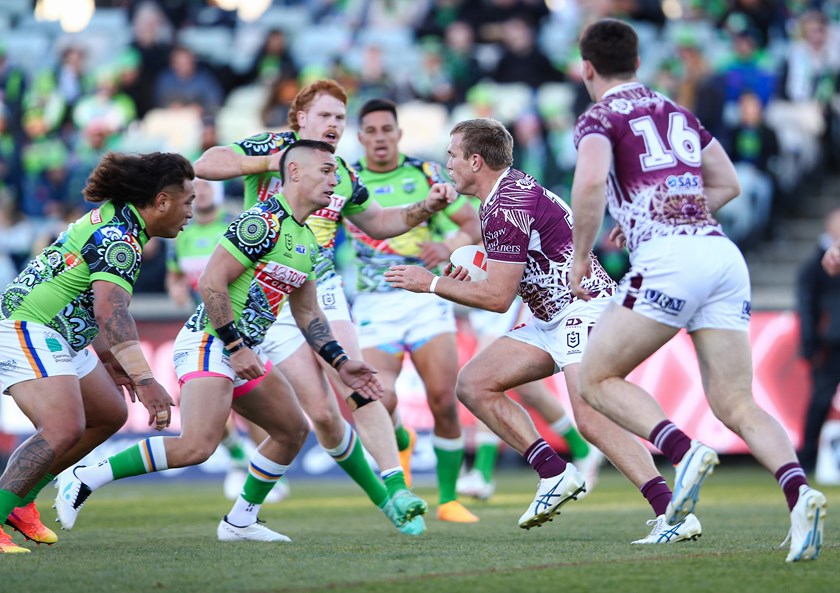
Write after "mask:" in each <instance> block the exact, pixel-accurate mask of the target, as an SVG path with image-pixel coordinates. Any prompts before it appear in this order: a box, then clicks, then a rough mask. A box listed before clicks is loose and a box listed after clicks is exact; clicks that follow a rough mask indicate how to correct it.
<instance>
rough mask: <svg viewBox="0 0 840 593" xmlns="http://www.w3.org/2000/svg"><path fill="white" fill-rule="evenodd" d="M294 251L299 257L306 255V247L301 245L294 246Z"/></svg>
mask: <svg viewBox="0 0 840 593" xmlns="http://www.w3.org/2000/svg"><path fill="white" fill-rule="evenodd" d="M295 251H297V252H298V253H300V254H301V255H306V245H301V244H300V243H298V244H297V245H295Z"/></svg>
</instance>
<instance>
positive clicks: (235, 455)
mask: <svg viewBox="0 0 840 593" xmlns="http://www.w3.org/2000/svg"><path fill="white" fill-rule="evenodd" d="M222 445H224V447H225V449H227V451H228V453H229V454H230V460H231V463H232V464H233V465H235V466H237V467H242V468H244V467H247V466H248V456H247V455H246V454H245V447H243V446H242V445H243V442H242V437H241V436H239V433H238V432H236V431H235V430H231V431H230V432H228V433H227V434H226V435H225V438H223V439H222Z"/></svg>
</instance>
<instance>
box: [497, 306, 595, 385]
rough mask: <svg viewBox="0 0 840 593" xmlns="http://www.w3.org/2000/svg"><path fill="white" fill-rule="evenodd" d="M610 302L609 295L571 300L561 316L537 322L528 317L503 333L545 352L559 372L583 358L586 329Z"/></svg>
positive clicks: (587, 334) (555, 369)
mask: <svg viewBox="0 0 840 593" xmlns="http://www.w3.org/2000/svg"><path fill="white" fill-rule="evenodd" d="M610 302H611V299H609V298H600V299H592V300H591V301H574V302H573V303H572V304H571V305H569V306H568V307H566V308H565V309H564V311H563V314H562V315H560V316H558V317H555V318H554V319H552V320H551V321H549V322H545V321H540V320H539V319H537V318H536V317H534V316H531V317H530V318H529V319H528V320H527V321H525V322H524V323H522V324H520V325H517V326H516V327H515V328H513V329H512V330H510V331H509V332H507V333H506V334H505V336H507V337H508V338H513V339H514V340H518V341H520V342H524V343H525V344H531V345H532V346H536V347H537V348H539V349H540V350H543V351H544V352H547V353H548V354H550V355H551V358H553V359H554V367H555V368H554V372H558V371H562V370H563V369H564V368H566V366H567V365H570V364H576V363H579V362H580V360H581V358H583V351H584V349H585V348H586V343H587V342H588V341H589V332H590V331H592V328H593V327H594V326H595V322H596V321H598V318H599V317H601V314H602V313H603V312H604V311H606V309H607V307H609V305H610Z"/></svg>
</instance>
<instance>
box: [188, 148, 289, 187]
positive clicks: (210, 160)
mask: <svg viewBox="0 0 840 593" xmlns="http://www.w3.org/2000/svg"><path fill="white" fill-rule="evenodd" d="M281 155H282V153H274V154H270V155H268V154H266V155H258V156H249V155H244V154H240V153H238V152H236V151H235V150H233V149H232V148H231V147H230V146H213V147H212V148H208V149H207V150H206V151H205V152H204V154H202V155H201V156H200V157H199V158H198V160H197V161H196V162H195V165H194V166H195V174H196V175H197V176H198V177H201V178H202V179H210V180H214V181H222V180H225V179H233V178H234V177H241V176H242V175H258V174H260V173H267V172H269V171H278V170H279V163H280V156H281Z"/></svg>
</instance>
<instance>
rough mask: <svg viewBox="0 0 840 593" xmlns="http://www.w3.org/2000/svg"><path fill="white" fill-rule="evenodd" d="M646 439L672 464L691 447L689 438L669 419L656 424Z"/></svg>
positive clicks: (679, 459)
mask: <svg viewBox="0 0 840 593" xmlns="http://www.w3.org/2000/svg"><path fill="white" fill-rule="evenodd" d="M648 440H649V441H650V442H651V443H653V446H654V447H656V448H657V449H659V450H660V451H662V453H663V455H665V457H667V458H668V459H670V460H671V463H672V464H674V465H677V464H678V463H679V462H680V461H682V458H683V457H685V454H686V453H688V450H689V449H691V439H690V438H688V436H687V435H686V434H685V433H684V432H683V431H681V430H680V429H679V428H677V427H676V425H675V424H674V423H673V422H671V421H670V420H663V421H662V422H660V423H659V424H657V425H656V427H655V428H654V429H653V431H652V432H651V433H650V437H649V438H648Z"/></svg>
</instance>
